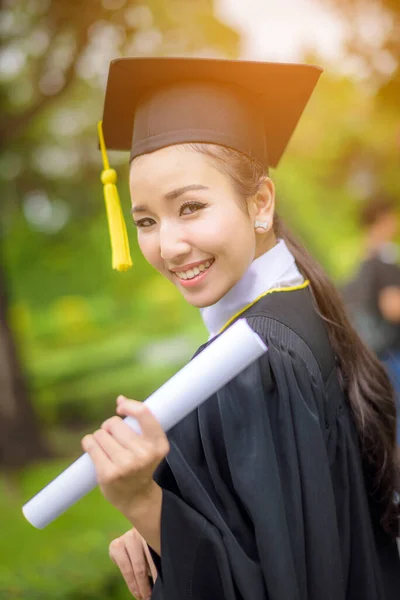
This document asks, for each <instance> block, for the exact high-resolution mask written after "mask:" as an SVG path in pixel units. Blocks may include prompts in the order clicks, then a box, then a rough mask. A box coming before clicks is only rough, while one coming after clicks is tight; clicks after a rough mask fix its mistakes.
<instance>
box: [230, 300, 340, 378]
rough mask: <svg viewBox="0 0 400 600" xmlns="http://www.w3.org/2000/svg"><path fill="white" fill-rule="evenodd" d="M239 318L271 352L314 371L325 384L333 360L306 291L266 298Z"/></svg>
mask: <svg viewBox="0 0 400 600" xmlns="http://www.w3.org/2000/svg"><path fill="white" fill-rule="evenodd" d="M241 316H243V317H245V318H246V320H247V322H248V323H249V325H250V326H251V328H252V329H253V330H254V331H256V333H258V334H259V335H260V337H261V338H262V339H263V340H264V341H265V343H266V344H267V346H268V347H269V348H271V349H273V350H274V352H279V353H281V354H282V353H284V354H287V355H288V357H290V358H291V359H292V360H297V361H301V362H302V363H304V364H305V365H306V366H307V367H308V369H309V370H310V372H312V373H314V372H315V370H316V369H317V370H318V371H320V373H321V375H322V378H323V379H324V380H325V381H326V380H327V378H328V377H329V375H330V374H331V372H332V370H333V369H334V367H335V364H336V363H335V356H334V353H333V351H332V347H331V345H330V341H329V337H328V334H327V330H326V327H325V324H324V321H323V320H322V318H321V317H320V316H319V314H318V313H317V311H316V309H315V306H314V301H313V297H312V295H311V291H310V289H309V288H304V289H300V290H294V291H284V290H282V291H277V292H273V293H271V294H267V295H265V296H264V297H263V298H261V299H260V300H259V301H258V302H256V303H255V304H254V305H253V306H251V307H250V308H249V309H248V310H247V311H246V312H245V313H243V314H242V315H241Z"/></svg>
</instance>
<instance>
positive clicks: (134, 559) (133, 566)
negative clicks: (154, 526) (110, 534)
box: [109, 529, 157, 600]
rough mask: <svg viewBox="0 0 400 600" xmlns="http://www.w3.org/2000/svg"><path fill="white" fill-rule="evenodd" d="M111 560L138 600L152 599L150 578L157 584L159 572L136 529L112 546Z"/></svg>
mask: <svg viewBox="0 0 400 600" xmlns="http://www.w3.org/2000/svg"><path fill="white" fill-rule="evenodd" d="M109 554H110V558H111V559H112V560H113V561H114V562H115V564H116V565H117V566H118V567H119V570H120V571H121V573H122V575H123V577H124V579H125V582H126V585H127V586H128V588H129V591H130V592H131V593H132V594H133V595H134V596H136V598H137V599H138V600H147V599H148V598H150V597H151V587H150V584H149V576H151V577H152V579H153V582H155V580H156V577H157V570H156V567H155V565H154V562H153V560H152V558H151V555H150V552H149V549H148V546H147V544H146V542H145V541H144V539H143V538H142V537H141V535H140V534H139V533H138V532H137V531H136V529H130V530H129V531H127V532H126V533H124V535H121V537H119V538H116V539H115V540H113V541H112V542H111V544H110V548H109Z"/></svg>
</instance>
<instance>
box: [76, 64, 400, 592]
mask: <svg viewBox="0 0 400 600" xmlns="http://www.w3.org/2000/svg"><path fill="white" fill-rule="evenodd" d="M319 74H320V70H319V69H317V68H316V67H311V66H307V65H279V64H270V63H249V62H235V61H219V60H201V59H199V60H192V59H147V60H146V59H120V60H117V61H114V62H113V63H112V65H111V69H110V74H109V79H108V85H107V92H106V103H105V110H104V132H105V139H106V143H107V146H108V147H109V148H119V149H124V148H127V147H129V148H131V169H130V191H131V197H132V214H133V219H134V222H135V224H136V227H137V230H138V240H139V245H140V248H141V251H142V252H143V254H144V256H145V258H146V259H147V260H148V262H149V263H150V264H151V265H152V266H153V267H155V268H156V269H157V270H158V271H159V272H160V273H161V274H162V275H164V276H165V277H166V278H167V279H169V280H170V281H171V282H172V283H173V284H174V285H176V286H177V287H178V289H179V290H180V291H181V293H182V294H183V296H184V297H185V299H186V300H187V301H188V302H189V303H190V304H192V305H194V306H197V307H199V308H200V310H201V313H202V316H203V319H204V322H205V325H206V326H207V328H208V331H209V334H210V338H209V340H208V342H207V344H209V343H212V341H213V339H214V338H215V336H218V335H219V333H220V332H222V331H223V330H224V329H225V328H226V327H229V326H230V324H231V323H232V322H234V321H235V319H237V318H238V317H239V316H240V317H245V318H246V319H247V321H248V323H249V324H250V326H251V327H252V328H253V329H254V330H255V331H256V332H257V333H258V334H259V335H260V336H261V337H262V338H263V339H264V340H265V342H266V344H267V346H268V352H267V353H266V354H265V355H264V356H263V357H262V358H261V359H259V360H258V361H257V362H255V363H254V364H253V365H252V366H250V367H249V368H247V369H246V370H245V371H243V372H242V373H241V374H240V375H239V376H237V377H236V378H235V379H234V380H233V381H231V382H230V383H229V384H227V385H226V386H224V387H223V388H222V389H221V390H220V391H219V392H218V393H216V394H215V395H214V396H213V397H211V398H210V399H208V400H207V401H206V402H205V403H204V404H203V405H202V406H201V407H200V408H199V409H198V410H196V411H194V412H193V413H192V414H190V415H189V416H188V417H186V418H185V419H184V420H183V421H181V423H179V424H178V425H177V426H175V427H174V428H173V430H171V431H170V432H168V435H165V434H164V433H163V431H162V430H161V428H160V426H159V424H158V423H157V421H156V419H155V418H154V417H153V416H152V414H151V413H150V412H149V411H148V410H147V409H146V407H144V406H143V405H141V404H140V403H138V402H135V401H129V400H127V399H126V398H124V397H120V398H118V400H117V413H118V415H121V416H123V415H133V416H135V417H136V418H137V419H138V421H139V423H140V426H141V429H142V435H137V434H135V433H134V432H132V431H131V430H130V429H129V428H128V427H127V426H126V424H125V423H124V422H123V421H122V420H121V418H120V416H117V417H113V418H111V419H109V420H108V421H106V422H105V423H104V424H103V425H102V427H101V429H99V430H98V431H96V432H95V433H94V434H93V435H90V436H86V437H85V438H84V439H83V441H82V446H83V448H84V450H86V451H87V452H89V454H90V456H91V457H92V459H93V461H94V464H95V466H96V470H97V473H98V479H99V484H100V487H101V489H102V492H103V494H104V496H105V497H106V498H107V499H108V500H109V501H110V502H111V503H112V504H113V505H114V506H115V507H116V508H117V509H118V510H120V511H121V512H122V514H124V515H125V516H126V517H127V519H128V520H129V521H130V522H131V524H132V525H133V527H134V530H131V531H130V532H128V533H127V534H125V535H124V536H122V537H121V538H119V539H118V540H115V541H114V542H113V543H112V544H111V546H110V555H111V557H112V558H113V560H114V561H115V562H116V563H117V564H118V566H119V567H120V569H121V572H122V574H123V576H124V577H125V579H126V581H127V583H128V585H129V588H130V589H131V591H132V593H133V594H135V595H136V596H137V597H138V598H147V597H149V596H150V594H151V597H152V598H164V599H167V600H187V599H188V598H193V599H196V600H206V599H207V600H209V599H222V598H224V599H226V600H239V599H240V600H267V599H268V600H321V599H324V600H344V599H346V600H355V599H361V598H362V599H363V600H378V599H379V600H380V599H382V600H383V599H385V600H392V599H393V600H394V598H397V596H398V590H399V589H400V564H399V557H398V553H397V548H396V541H395V537H396V533H397V530H398V529H397V528H398V507H397V505H396V504H395V492H396V485H397V483H396V476H397V475H398V464H397V462H396V456H395V408H394V399H393V391H392V388H391V387H390V384H389V381H388V379H387V376H386V374H385V371H384V370H383V368H382V367H381V365H380V363H379V362H378V361H377V360H376V359H375V358H374V356H373V355H372V354H371V353H370V352H369V351H368V350H367V348H366V347H365V346H364V345H363V344H362V342H361V341H360V339H359V338H358V336H357V335H356V333H355V332H354V331H353V329H352V328H351V326H350V325H349V323H348V320H347V318H346V315H345V312H344V309H343V308H342V304H341V302H340V300H339V297H338V294H337V292H336V291H335V288H334V286H333V285H332V284H331V283H330V282H329V280H328V279H327V278H326V276H325V275H324V273H323V271H322V269H321V268H320V267H319V265H318V264H317V263H316V262H315V261H314V260H313V259H312V258H311V257H310V256H309V255H308V254H307V253H306V251H305V250H304V249H303V248H302V247H301V246H300V245H299V244H298V243H297V242H295V241H294V240H293V239H292V237H291V235H290V234H289V233H288V232H287V231H286V230H285V228H284V226H283V224H282V222H281V221H280V219H279V217H278V215H277V213H276V210H275V190H274V185H273V182H272V180H271V179H270V177H269V175H268V167H269V166H276V165H277V163H278V162H279V159H280V156H281V155H282V153H283V151H284V149H285V147H286V145H287V143H288V140H289V138H290V136H291V134H292V132H293V130H294V128H295V126H296V123H297V121H298V119H299V117H300V115H301V113H302V111H303V108H304V106H305V104H306V102H307V100H308V97H309V96H310V94H311V92H312V89H313V88H314V86H315V83H316V81H317V79H318V77H319ZM132 131H133V139H132ZM300 201H301V199H299V202H300ZM207 344H205V345H207ZM204 347H205V346H202V347H201V348H200V349H199V351H198V352H201V351H202V349H203V348H204ZM204 377H207V373H204ZM147 565H149V567H151V568H152V569H153V574H154V578H155V585H154V589H153V590H152V592H151V591H150V586H149V584H148V580H147Z"/></svg>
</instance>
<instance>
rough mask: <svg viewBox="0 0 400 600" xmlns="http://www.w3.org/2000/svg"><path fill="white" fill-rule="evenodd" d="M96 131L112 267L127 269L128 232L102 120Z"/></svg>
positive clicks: (130, 264)
mask: <svg viewBox="0 0 400 600" xmlns="http://www.w3.org/2000/svg"><path fill="white" fill-rule="evenodd" d="M98 133H99V140H100V150H101V155H102V158H103V167H104V170H103V172H102V173H101V181H102V183H103V184H104V200H105V203H106V210H107V217H108V228H109V231H110V240H111V250H112V267H113V269H116V270H117V271H127V270H128V269H130V267H131V266H132V259H131V255H130V251H129V242H128V234H127V231H126V225H125V220H124V215H123V213H122V210H121V203H120V200H119V195H118V190H117V186H116V185H115V184H116V183H117V173H116V171H115V170H114V169H110V165H109V162H108V157H107V151H106V145H105V142H104V135H103V127H102V121H99V123H98Z"/></svg>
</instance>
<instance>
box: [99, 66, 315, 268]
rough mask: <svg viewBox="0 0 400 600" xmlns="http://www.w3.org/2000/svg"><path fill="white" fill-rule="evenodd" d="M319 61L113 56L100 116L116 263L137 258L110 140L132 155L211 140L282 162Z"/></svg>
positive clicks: (123, 265) (267, 161) (120, 265)
mask: <svg viewBox="0 0 400 600" xmlns="http://www.w3.org/2000/svg"><path fill="white" fill-rule="evenodd" d="M321 72H322V69H321V68H320V67H316V66H313V65H305V64H291V63H271V62H255V61H234V60H223V59H204V58H167V57H165V58H119V59H116V60H113V61H112V62H111V64H110V69H109V74H108V81H107V88H106V96H105V104H104V113H103V121H102V123H99V137H100V147H101V149H102V154H103V163H104V171H103V173H102V181H103V183H104V191H105V197H106V205H107V212H108V217H109V225H110V234H111V243H112V248H113V256H114V258H113V267H114V268H116V269H118V270H125V269H126V268H129V266H131V264H132V261H131V259H130V256H129V247H128V241H127V234H126V227H125V223H124V222H123V217H122V212H121V208H120V205H119V199H118V196H117V191H116V187H115V182H116V173H115V171H114V170H113V169H110V168H109V164H108V160H107V154H106V148H108V149H111V150H127V151H130V157H131V160H132V159H134V158H135V157H137V156H140V155H142V154H146V153H149V152H153V151H155V150H159V149H160V148H164V147H166V146H171V145H174V144H183V143H185V142H205V143H213V144H219V145H223V146H227V147H229V148H233V149H234V150H238V151H239V152H242V153H243V154H246V155H247V156H249V157H250V158H252V159H253V160H255V161H257V162H259V163H261V164H262V165H264V166H265V169H266V171H267V170H268V167H269V166H272V167H276V166H277V165H278V163H279V160H280V158H281V156H282V154H283V152H284V151H285V148H286V146H287V144H288V143H289V140H290V138H291V136H292V134H293V132H294V130H295V128H296V125H297V123H298V121H299V119H300V117H301V114H302V113H303V110H304V108H305V106H306V104H307V102H308V100H309V98H310V96H311V93H312V91H313V90H314V87H315V85H316V83H317V81H318V79H319V77H320V75H321Z"/></svg>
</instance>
